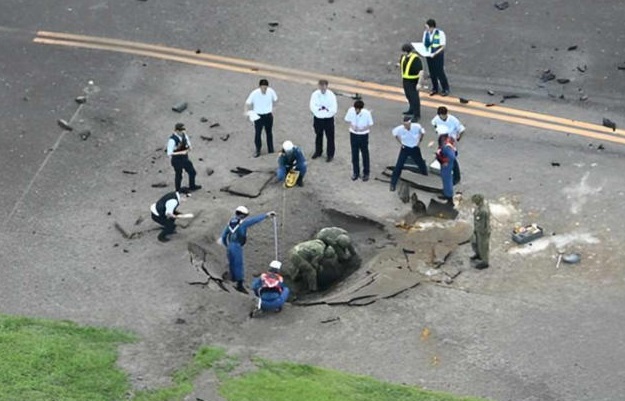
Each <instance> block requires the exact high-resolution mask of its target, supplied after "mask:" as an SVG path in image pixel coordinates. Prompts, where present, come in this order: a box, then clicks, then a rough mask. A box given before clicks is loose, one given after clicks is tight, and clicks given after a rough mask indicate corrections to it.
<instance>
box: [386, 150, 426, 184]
mask: <svg viewBox="0 0 625 401" xmlns="http://www.w3.org/2000/svg"><path fill="white" fill-rule="evenodd" d="M408 157H411V158H412V160H414V161H415V163H417V166H418V167H419V172H420V173H421V174H423V175H428V167H427V165H426V164H425V160H423V156H421V149H420V148H419V147H418V146H415V147H414V148H409V147H408V146H402V147H401V150H400V151H399V156H398V157H397V163H396V164H395V168H394V169H393V175H392V176H391V186H393V187H394V186H395V185H397V181H399V176H400V175H401V171H402V169H403V168H404V164H406V159H407V158H408Z"/></svg>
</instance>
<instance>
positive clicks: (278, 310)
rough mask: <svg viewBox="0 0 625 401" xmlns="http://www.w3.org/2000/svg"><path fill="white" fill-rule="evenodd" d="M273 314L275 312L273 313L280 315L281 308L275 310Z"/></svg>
mask: <svg viewBox="0 0 625 401" xmlns="http://www.w3.org/2000/svg"><path fill="white" fill-rule="evenodd" d="M274 312H275V313H280V312H282V307H279V308H277V309H276V310H275V311H274Z"/></svg>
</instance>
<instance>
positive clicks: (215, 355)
mask: <svg viewBox="0 0 625 401" xmlns="http://www.w3.org/2000/svg"><path fill="white" fill-rule="evenodd" d="M224 357H226V351H225V350H224V349H222V348H217V347H202V348H200V350H199V351H198V352H197V353H196V354H195V356H194V357H193V360H192V361H191V362H190V363H189V364H188V365H187V366H186V367H184V368H182V369H181V370H179V371H178V372H176V373H175V374H174V377H173V382H174V384H173V386H171V387H166V388H162V389H157V390H151V391H140V392H138V393H137V394H136V395H135V397H134V398H133V401H178V400H182V399H183V398H184V396H185V395H187V394H189V393H190V392H191V391H193V380H194V379H195V378H196V377H197V376H198V375H199V374H200V373H202V371H204V370H207V369H210V368H212V367H213V365H214V364H215V363H216V362H218V361H219V360H221V359H222V358H224ZM228 359H229V358H228Z"/></svg>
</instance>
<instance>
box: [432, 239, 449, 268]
mask: <svg viewBox="0 0 625 401" xmlns="http://www.w3.org/2000/svg"><path fill="white" fill-rule="evenodd" d="M453 250H454V246H450V245H444V244H436V245H434V246H433V247H432V262H433V263H434V265H435V266H440V265H442V264H443V263H445V260H447V258H448V257H449V255H450V254H451V251H453Z"/></svg>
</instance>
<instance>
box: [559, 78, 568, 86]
mask: <svg viewBox="0 0 625 401" xmlns="http://www.w3.org/2000/svg"><path fill="white" fill-rule="evenodd" d="M556 81H557V82H558V83H559V84H563V85H564V84H568V83H569V82H571V80H570V79H568V78H558V79H557V80H556Z"/></svg>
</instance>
